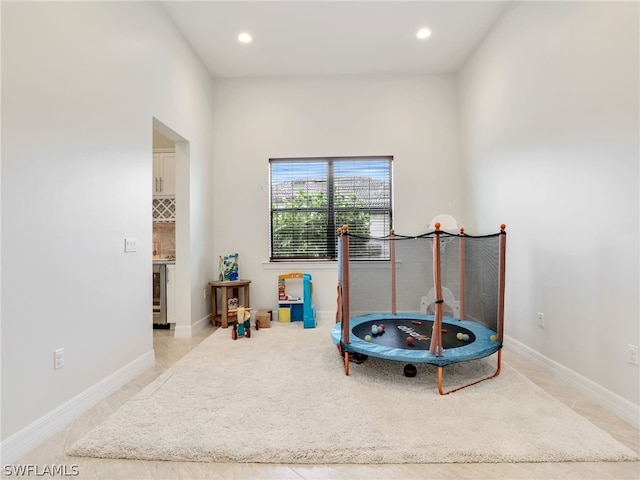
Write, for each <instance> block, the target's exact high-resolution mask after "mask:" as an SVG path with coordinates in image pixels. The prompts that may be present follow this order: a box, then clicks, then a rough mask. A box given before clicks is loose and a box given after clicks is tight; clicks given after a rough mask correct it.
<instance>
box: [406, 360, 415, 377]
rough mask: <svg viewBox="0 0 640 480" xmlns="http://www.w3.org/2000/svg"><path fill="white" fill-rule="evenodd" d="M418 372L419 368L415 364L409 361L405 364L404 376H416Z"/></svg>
mask: <svg viewBox="0 0 640 480" xmlns="http://www.w3.org/2000/svg"><path fill="white" fill-rule="evenodd" d="M417 373H418V369H417V368H416V366H415V365H412V364H411V363H408V364H406V365H405V366H404V376H405V377H415V376H416V374H417Z"/></svg>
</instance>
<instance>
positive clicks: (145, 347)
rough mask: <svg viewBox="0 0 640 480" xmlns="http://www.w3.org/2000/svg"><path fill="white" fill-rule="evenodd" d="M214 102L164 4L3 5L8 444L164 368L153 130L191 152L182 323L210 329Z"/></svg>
mask: <svg viewBox="0 0 640 480" xmlns="http://www.w3.org/2000/svg"><path fill="white" fill-rule="evenodd" d="M211 91H212V83H211V79H210V77H209V75H208V73H207V72H206V70H205V69H204V68H203V67H202V66H201V64H200V62H199V61H198V60H197V58H196V57H195V56H194V55H193V53H192V51H191V50H190V49H189V47H188V46H187V45H186V43H185V42H184V40H183V38H182V36H181V35H179V34H178V33H177V32H176V30H175V28H174V27H173V24H172V23H171V22H170V21H168V19H167V17H166V16H165V14H164V12H163V11H162V10H161V8H160V6H159V5H158V4H154V3H152V2H149V3H139V2H127V3H120V2H64V3H57V2H40V3H35V2H2V280H3V281H2V438H3V440H5V439H7V437H9V436H11V435H12V434H15V433H16V432H18V431H20V430H21V429H24V428H25V427H26V426H28V425H30V424H32V423H33V422H35V421H36V420H38V419H39V418H41V417H42V416H44V415H45V414H47V413H49V412H52V411H53V410H54V409H56V408H57V407H60V406H61V405H63V404H65V402H68V401H70V400H71V399H73V398H74V397H76V396H77V395H79V394H80V393H81V392H84V391H86V390H87V389H89V388H90V387H92V386H94V385H96V384H97V383H98V382H100V381H102V380H103V379H105V378H107V377H108V376H109V375H111V374H113V373H114V372H116V371H118V370H119V369H122V368H124V367H125V366H127V365H129V364H130V363H131V362H135V361H136V360H138V359H140V358H143V357H145V356H148V355H149V354H151V359H152V358H153V354H152V348H153V345H152V328H151V323H152V319H151V308H150V306H151V305H150V303H151V302H150V300H151V257H152V255H151V242H152V238H151V188H150V186H151V183H150V179H151V176H152V163H151V151H152V119H153V118H154V117H155V118H157V119H159V120H160V121H161V122H163V123H164V124H166V125H168V126H169V127H170V128H172V129H174V130H175V131H176V132H178V133H179V134H180V135H182V136H183V137H184V138H185V139H186V140H187V141H188V147H189V148H188V150H189V156H190V160H189V170H188V175H189V179H190V182H189V185H188V186H187V189H188V197H187V198H188V200H189V202H190V205H191V213H190V218H189V222H188V223H189V225H190V230H191V232H192V235H191V240H190V242H189V247H188V252H186V254H187V260H188V263H189V268H190V269H191V272H190V274H189V276H188V283H189V287H188V288H189V289H190V293H189V294H188V295H187V296H189V297H190V299H189V305H188V310H190V314H189V316H190V318H186V319H183V322H184V324H191V323H194V322H195V321H197V320H198V319H200V318H202V317H203V316H205V315H206V314H207V313H208V312H207V302H205V301H203V300H202V288H203V286H204V285H205V284H206V282H205V279H207V280H208V279H209V278H211V276H212V275H213V273H214V271H213V269H214V261H213V256H212V255H213V254H212V252H211V250H212V248H211V239H212V223H213V219H212V215H213V213H212V212H213V209H212V204H211V196H210V188H209V179H210V176H211V163H210V161H211V157H212V152H211V140H210V139H211V121H212V118H211V107H210V102H211ZM124 237H135V238H137V240H138V252H137V253H135V254H131V253H130V254H125V253H124V249H123V241H124ZM179 261H180V259H179ZM59 347H64V349H65V354H66V355H65V357H66V358H65V361H66V363H65V366H64V368H62V369H59V370H54V368H53V351H54V349H56V348H59Z"/></svg>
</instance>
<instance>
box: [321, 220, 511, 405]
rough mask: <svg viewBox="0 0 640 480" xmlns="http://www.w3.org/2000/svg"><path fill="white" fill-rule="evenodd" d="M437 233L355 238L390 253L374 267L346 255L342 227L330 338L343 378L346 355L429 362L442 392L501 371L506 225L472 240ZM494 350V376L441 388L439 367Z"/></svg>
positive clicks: (345, 231) (345, 233) (346, 239)
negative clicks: (385, 249)
mask: <svg viewBox="0 0 640 480" xmlns="http://www.w3.org/2000/svg"><path fill="white" fill-rule="evenodd" d="M435 228H436V229H435V231H433V232H429V233H427V234H423V235H420V236H417V237H415V236H414V237H407V236H397V235H395V233H394V232H393V231H392V232H391V235H389V236H388V237H380V238H368V239H363V238H362V237H358V238H359V241H358V245H359V246H362V245H368V248H371V247H372V246H375V247H376V248H383V249H384V248H387V249H388V252H389V257H390V261H389V262H376V263H372V262H361V261H360V262H359V261H357V260H354V259H352V258H350V256H349V237H350V236H352V235H349V233H348V228H347V227H343V229H341V230H340V232H339V247H338V258H339V261H338V264H339V273H338V280H339V281H338V312H337V315H336V325H335V326H334V327H333V329H332V331H331V336H332V341H333V343H334V344H336V345H337V346H338V350H339V352H340V354H341V355H342V357H343V359H344V368H345V374H346V375H349V356H350V354H352V355H353V354H361V355H366V356H372V357H377V358H381V359H385V360H390V361H396V362H405V363H427V364H432V365H435V366H437V367H438V373H437V375H438V391H439V393H440V394H441V395H446V394H449V393H452V392H455V391H457V390H460V389H462V388H466V387H469V386H471V385H475V384H477V383H480V382H482V381H485V380H489V379H491V378H494V377H496V376H498V375H499V374H500V366H501V353H502V352H501V349H502V338H503V324H504V272H505V246H506V233H505V227H504V225H502V226H501V229H500V232H499V233H497V234H492V235H485V236H470V235H467V234H465V233H464V230H463V229H461V231H460V233H459V234H451V233H447V232H443V231H440V230H439V229H440V225H439V224H438V223H436V224H435ZM400 240H408V241H404V242H400ZM397 251H398V252H399V253H400V255H399V256H398V257H396V252H397ZM398 305H400V306H401V309H402V312H400V313H399V312H398ZM407 307H411V308H407ZM445 313H446V315H445ZM352 314H353V316H352ZM380 325H383V328H382V329H380V328H379V327H380ZM495 353H497V367H496V370H495V373H493V374H492V375H490V376H488V377H485V378H481V379H478V380H474V379H472V380H471V381H470V382H469V383H468V384H466V385H463V386H461V387H458V388H455V389H453V390H450V391H445V389H444V386H443V377H444V376H443V368H444V367H446V366H447V365H451V364H454V363H459V362H467V361H471V360H478V359H481V358H485V357H488V356H490V355H493V354H495Z"/></svg>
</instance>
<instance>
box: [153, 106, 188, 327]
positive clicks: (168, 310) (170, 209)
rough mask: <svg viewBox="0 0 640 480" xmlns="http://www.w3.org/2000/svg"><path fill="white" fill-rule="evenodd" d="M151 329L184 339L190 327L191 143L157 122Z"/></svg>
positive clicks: (155, 133)
mask: <svg viewBox="0 0 640 480" xmlns="http://www.w3.org/2000/svg"><path fill="white" fill-rule="evenodd" d="M152 134H153V142H152V150H153V151H152V158H153V169H152V170H153V176H152V179H151V181H152V192H153V196H152V225H153V227H152V237H153V240H152V242H153V245H152V248H151V250H152V252H153V253H152V255H153V259H152V260H153V328H154V331H155V330H167V332H166V334H165V335H171V336H174V335H175V336H181V335H179V334H178V331H180V329H181V328H183V329H184V328H185V327H187V328H188V327H189V325H190V318H191V315H190V308H189V306H190V304H189V293H188V292H189V291H190V287H189V282H190V280H189V263H190V262H189V235H188V232H189V200H188V199H189V142H188V141H187V140H185V139H184V138H183V137H182V136H181V135H179V134H178V133H177V132H175V131H174V130H173V129H171V128H169V127H168V126H167V125H165V124H164V123H162V122H160V121H159V120H157V119H155V118H154V119H153V127H152Z"/></svg>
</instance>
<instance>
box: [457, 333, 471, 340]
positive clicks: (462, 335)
mask: <svg viewBox="0 0 640 480" xmlns="http://www.w3.org/2000/svg"><path fill="white" fill-rule="evenodd" d="M456 338H457V339H458V340H463V341H465V342H468V341H469V335H468V334H466V333H462V332H459V333H458V334H457V335H456Z"/></svg>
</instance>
